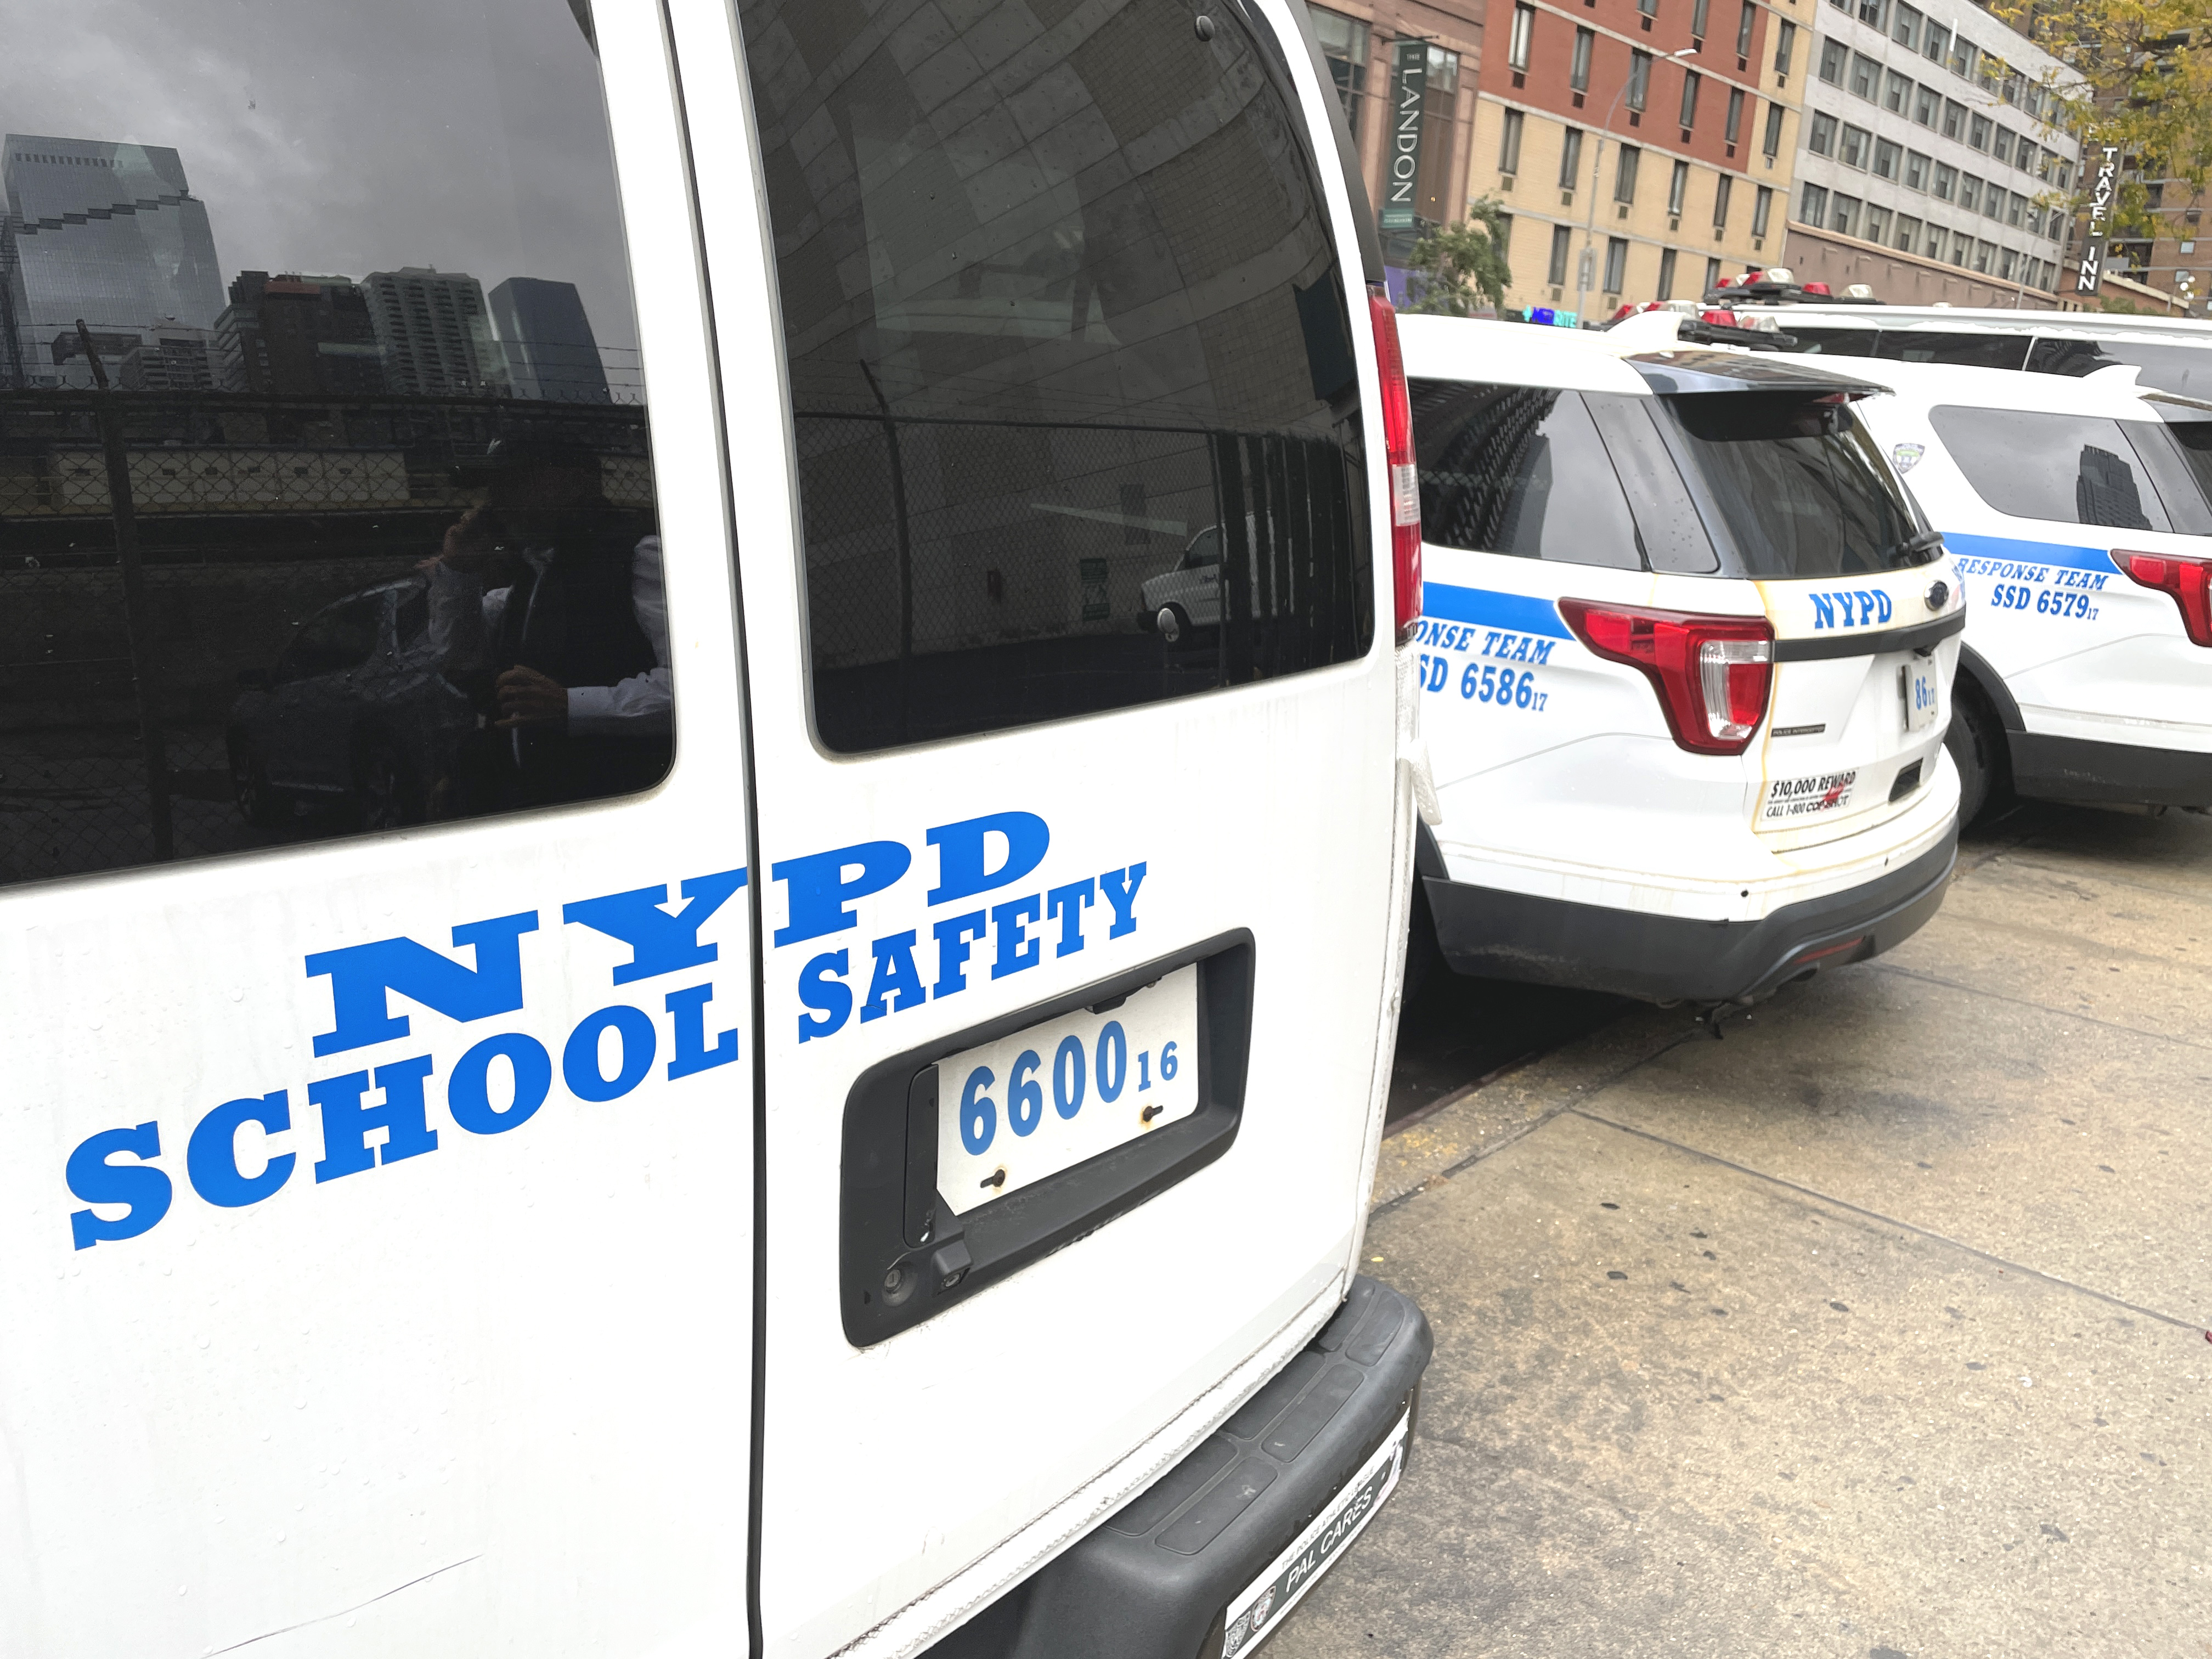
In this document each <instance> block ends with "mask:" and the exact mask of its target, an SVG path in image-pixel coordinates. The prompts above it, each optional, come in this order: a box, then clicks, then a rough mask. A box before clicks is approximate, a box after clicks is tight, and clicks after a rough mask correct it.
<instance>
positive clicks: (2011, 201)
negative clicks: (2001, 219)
mask: <svg viewBox="0 0 2212 1659" xmlns="http://www.w3.org/2000/svg"><path fill="white" fill-rule="evenodd" d="M2026 218H2027V197H2025V196H2023V195H2021V193H2020V192H2019V191H2011V192H2009V193H2008V195H2007V196H2006V197H2005V222H2006V223H2007V224H2008V225H2010V226H2011V227H2012V228H2014V229H2015V230H2018V229H2020V228H2021V225H2022V222H2024V221H2025V220H2026Z"/></svg>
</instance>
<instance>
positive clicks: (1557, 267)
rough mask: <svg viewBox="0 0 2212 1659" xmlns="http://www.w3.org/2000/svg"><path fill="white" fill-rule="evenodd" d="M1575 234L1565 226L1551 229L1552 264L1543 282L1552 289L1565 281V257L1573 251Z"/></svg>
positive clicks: (1554, 226) (1556, 226) (1555, 226)
mask: <svg viewBox="0 0 2212 1659" xmlns="http://www.w3.org/2000/svg"><path fill="white" fill-rule="evenodd" d="M1574 240H1575V234H1574V232H1572V231H1571V230H1569V229H1568V228H1566V227H1565V225H1553V227H1552V263H1551V265H1550V267H1549V268H1548V269H1547V271H1546V273H1545V276H1544V280H1545V281H1546V282H1547V283H1550V284H1551V285H1552V286H1553V288H1558V287H1559V286H1560V285H1561V284H1562V283H1565V281H1566V280H1567V256H1568V254H1570V253H1571V252H1573V251H1574Z"/></svg>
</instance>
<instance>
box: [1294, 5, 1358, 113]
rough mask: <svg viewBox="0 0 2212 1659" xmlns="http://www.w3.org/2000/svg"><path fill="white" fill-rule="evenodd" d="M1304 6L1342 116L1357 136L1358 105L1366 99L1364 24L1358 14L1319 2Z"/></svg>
mask: <svg viewBox="0 0 2212 1659" xmlns="http://www.w3.org/2000/svg"><path fill="white" fill-rule="evenodd" d="M1306 10H1307V13H1308V15H1310V16H1311V17H1312V19H1313V28H1314V39H1315V40H1317V41H1319V42H1320V44H1321V53H1322V58H1324V59H1325V60H1327V62H1328V72H1329V75H1330V76H1331V77H1332V78H1333V79H1334V81H1335V82H1336V95H1337V97H1338V99H1339V100H1341V101H1342V103H1343V105H1344V117H1345V119H1346V121H1348V122H1350V123H1351V125H1352V137H1354V138H1355V139H1356V138H1358V137H1359V114H1360V109H1361V106H1363V105H1364V104H1365V102H1366V101H1367V53H1368V45H1367V25H1366V24H1364V23H1363V22H1361V21H1359V20H1358V18H1357V17H1346V15H1344V14H1343V13H1342V12H1338V11H1329V10H1327V9H1323V8H1322V7H1320V6H1309V7H1307V8H1306Z"/></svg>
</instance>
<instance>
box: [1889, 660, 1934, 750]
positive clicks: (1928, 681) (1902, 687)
mask: <svg viewBox="0 0 2212 1659" xmlns="http://www.w3.org/2000/svg"><path fill="white" fill-rule="evenodd" d="M1897 689H1898V691H1899V694H1900V695H1901V696H1903V697H1904V698H1905V730H1906V731H1908V732H1919V731H1923V730H1925V729H1926V728H1927V727H1928V726H1930V725H1932V724H1934V722H1935V720H1936V704H1937V703H1938V702H1942V696H1943V691H1942V684H1940V683H1939V682H1938V681H1937V679H1936V665H1935V664H1934V663H1933V662H1932V661H1931V662H1926V663H1923V662H1920V661H1918V660H1917V659H1916V660H1914V661H1912V662H1909V663H1907V664H1905V666H1904V667H1902V668H1900V669H1899V670H1898V671H1897Z"/></svg>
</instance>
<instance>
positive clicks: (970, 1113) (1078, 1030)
mask: <svg viewBox="0 0 2212 1659" xmlns="http://www.w3.org/2000/svg"><path fill="white" fill-rule="evenodd" d="M1197 1109H1198V968H1197V966H1196V964H1193V965H1192V966H1190V967H1188V968H1178V969H1176V971H1175V972H1174V973H1172V974H1170V975H1166V976H1165V977H1164V978H1163V979H1161V980H1159V981H1157V982H1156V983H1154V984H1152V985H1148V986H1146V987H1145V988H1144V989H1143V990H1141V991H1133V992H1132V993H1131V994H1129V996H1128V997H1127V999H1126V1000H1124V1001H1122V1002H1121V1004H1120V1005H1119V1006H1115V1007H1110V1008H1101V1009H1100V1010H1099V1011H1098V1012H1096V1013H1093V1012H1091V1011H1090V1010H1088V1009H1084V1008H1079V1009H1077V1010H1075V1011H1074V1012H1073V1013H1067V1014H1062V1015H1061V1016H1060V1018H1057V1019H1050V1020H1047V1021H1046V1022H1045V1023H1044V1024H1042V1025H1032V1026H1030V1028H1029V1030H1026V1031H1018V1032H1017V1033H1015V1034H1014V1035H1013V1036H1009V1037H1001V1038H1000V1039H999V1040H998V1041H997V1042H987V1043H985V1044H983V1045H982V1046H981V1048H970V1049H969V1050H968V1051H967V1052H966V1053H965V1054H953V1055H951V1056H950V1057H948V1058H946V1059H944V1060H939V1061H938V1062H937V1190H938V1193H939V1196H941V1197H942V1198H943V1199H944V1200H945V1207H946V1208H948V1209H950V1210H951V1212H952V1213H953V1214H955V1215H965V1214H966V1213H967V1212H969V1211H970V1210H972V1209H974V1208H975V1207H976V1206H978V1205H982V1204H988V1203H989V1202H990V1201H991V1200H993V1199H996V1198H1004V1197H1005V1196H1006V1194H1008V1193H1012V1192H1019V1191H1020V1190H1021V1189H1022V1188H1024V1187H1027V1186H1030V1185H1031V1184H1032V1183H1033V1182H1039V1181H1042V1180H1043V1179H1044V1178H1045V1177H1046V1176H1053V1175H1057V1174H1059V1173H1060V1171H1061V1170H1066V1169H1069V1168H1072V1167H1073V1166H1074V1165H1075V1164H1080V1163H1082V1162H1083V1161H1084V1160H1085V1159H1086V1158H1096V1157H1097V1156H1098V1154H1099V1153H1101V1152H1111V1151H1113V1150H1114V1148H1115V1147H1116V1146H1121V1145H1123V1144H1124V1143H1126V1142H1128V1141H1132V1140H1134V1139H1136V1138H1137V1137H1138V1136H1139V1135H1142V1134H1149V1133H1152V1131H1153V1130H1155V1129H1158V1128H1161V1127H1164V1126H1165V1125H1167V1124H1170V1123H1173V1122H1174V1121H1176V1119H1178V1118H1185V1117H1188V1116H1189V1115H1191V1114H1192V1113H1193V1112H1194V1111H1196V1110H1197Z"/></svg>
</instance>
